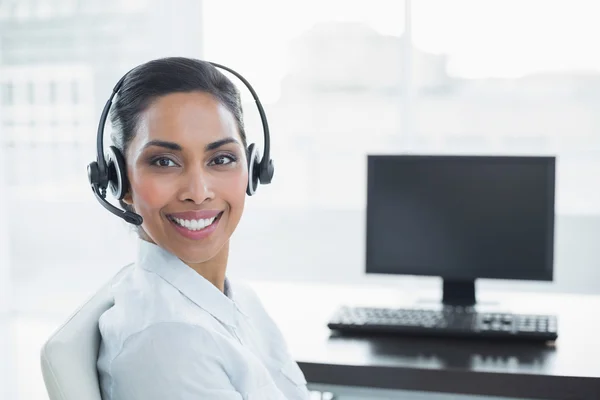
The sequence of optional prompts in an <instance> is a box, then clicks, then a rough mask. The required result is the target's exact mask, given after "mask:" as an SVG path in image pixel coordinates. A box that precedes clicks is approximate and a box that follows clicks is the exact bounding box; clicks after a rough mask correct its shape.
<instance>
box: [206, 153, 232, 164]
mask: <svg viewBox="0 0 600 400" xmlns="http://www.w3.org/2000/svg"><path fill="white" fill-rule="evenodd" d="M235 161H236V159H235V158H234V157H232V156H228V155H221V156H217V157H215V158H213V159H212V161H211V162H210V165H227V164H231V163H232V162H235Z"/></svg>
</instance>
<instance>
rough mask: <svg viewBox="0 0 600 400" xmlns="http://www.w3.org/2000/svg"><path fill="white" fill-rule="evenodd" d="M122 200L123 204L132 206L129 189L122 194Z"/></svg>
mask: <svg viewBox="0 0 600 400" xmlns="http://www.w3.org/2000/svg"><path fill="white" fill-rule="evenodd" d="M122 200H123V203H125V204H127V205H129V206H132V205H133V198H132V196H131V191H129V192H127V193H126V194H125V196H123V199H122Z"/></svg>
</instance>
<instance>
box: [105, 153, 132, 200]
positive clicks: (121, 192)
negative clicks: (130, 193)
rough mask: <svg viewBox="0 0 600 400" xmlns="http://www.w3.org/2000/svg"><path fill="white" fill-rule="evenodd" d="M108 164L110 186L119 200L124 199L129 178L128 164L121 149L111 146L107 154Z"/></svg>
mask: <svg viewBox="0 0 600 400" xmlns="http://www.w3.org/2000/svg"><path fill="white" fill-rule="evenodd" d="M106 164H107V166H108V187H109V188H110V191H111V192H112V194H113V196H114V197H115V198H116V199H117V200H121V199H123V197H125V194H126V193H127V190H128V189H129V181H128V180H127V165H126V164H125V158H124V157H123V154H121V151H120V150H119V149H117V148H116V147H115V146H110V147H109V148H108V152H107V154H106Z"/></svg>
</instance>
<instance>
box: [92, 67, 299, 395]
mask: <svg viewBox="0 0 600 400" xmlns="http://www.w3.org/2000/svg"><path fill="white" fill-rule="evenodd" d="M111 120H112V124H113V127H114V128H115V131H114V133H113V136H112V140H113V144H114V145H115V146H116V147H117V148H118V149H119V150H120V151H121V153H122V154H123V155H124V156H125V161H126V167H127V175H128V178H129V188H130V189H129V191H128V193H127V194H126V195H125V197H124V198H123V200H122V201H121V205H122V206H123V207H125V208H127V209H128V210H130V211H134V212H136V213H138V214H139V215H141V217H142V218H143V221H144V222H143V224H142V225H141V226H139V227H138V235H139V237H140V241H139V248H138V255H137V261H136V263H135V266H134V267H133V268H131V269H130V270H129V271H128V272H127V273H126V275H125V276H124V277H123V278H121V279H119V281H118V282H116V283H115V284H114V285H113V288H112V290H113V294H114V299H115V304H114V306H113V307H112V308H110V309H109V310H108V311H106V312H105V313H104V314H103V315H102V316H101V318H100V332H101V335H102V344H101V348H100V354H99V359H98V370H99V375H100V381H101V388H102V394H103V398H104V400H138V399H139V400H142V399H143V400H148V399H161V400H164V399H178V400H184V399H185V400H187V399H189V400H192V399H194V400H197V399H216V400H220V399H223V400H226V399H227V400H229V399H231V400H233V399H263V400H267V399H307V398H308V396H309V393H308V390H307V388H306V380H305V379H304V376H303V374H302V372H301V370H300V369H299V367H298V365H297V364H296V363H295V362H294V360H293V359H292V358H291V357H290V354H289V352H288V350H287V348H286V345H285V342H284V340H283V337H282V336H281V333H280V332H279V330H278V328H277V327H276V326H275V324H274V323H273V321H272V320H271V319H270V318H269V316H268V315H267V313H266V312H265V310H264V309H263V307H262V306H261V304H260V302H259V300H258V298H257V297H256V295H255V294H254V293H253V292H252V291H251V290H249V289H248V288H246V287H244V286H241V285H232V284H231V282H230V281H229V280H228V279H227V278H226V270H227V258H228V254H229V239H230V237H231V235H232V234H233V232H234V231H235V229H236V227H237V225H238V222H239V221H240V218H241V216H242V212H243V210H244V201H245V195H246V187H247V182H248V167H247V154H246V136H245V133H244V126H243V119H242V108H241V104H240V96H239V93H238V91H237V90H236V88H235V86H234V85H233V84H232V83H231V82H230V81H229V80H228V79H227V78H226V77H225V76H224V75H223V74H221V73H220V72H219V71H218V70H217V69H215V67H213V66H212V65H211V64H209V63H206V62H203V61H198V60H193V59H184V58H168V59H160V60H154V61H151V62H148V63H146V64H143V65H141V66H139V67H137V68H136V69H134V70H133V71H132V72H130V73H129V74H128V76H127V78H126V79H125V81H124V82H123V86H122V87H121V89H120V91H119V93H118V98H117V100H116V101H115V103H114V104H113V106H112V109H111Z"/></svg>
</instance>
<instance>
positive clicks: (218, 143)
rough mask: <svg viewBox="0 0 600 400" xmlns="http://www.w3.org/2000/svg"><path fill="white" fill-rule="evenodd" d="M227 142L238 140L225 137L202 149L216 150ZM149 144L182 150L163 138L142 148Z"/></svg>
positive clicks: (152, 141)
mask: <svg viewBox="0 0 600 400" xmlns="http://www.w3.org/2000/svg"><path fill="white" fill-rule="evenodd" d="M229 143H238V144H239V142H238V141H237V140H236V139H234V138H225V139H221V140H217V141H216V142H212V143H209V144H207V145H206V146H204V151H212V150H216V149H218V148H219V147H221V146H225V145H226V144H229ZM151 146H157V147H164V148H166V149H169V150H173V151H182V150H183V148H182V147H181V146H180V145H178V144H177V143H175V142H166V141H164V140H151V141H149V142H148V143H146V144H145V145H144V149H146V148H148V147H151Z"/></svg>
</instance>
